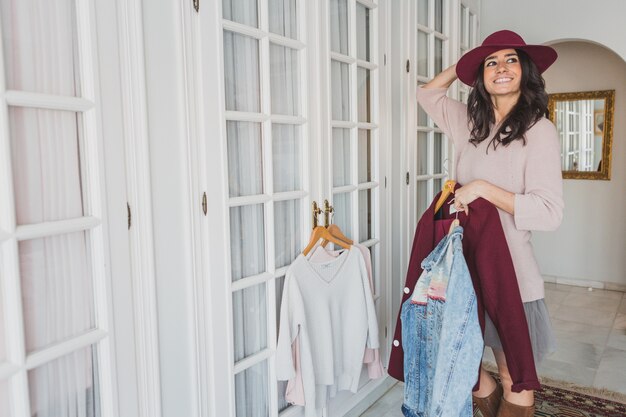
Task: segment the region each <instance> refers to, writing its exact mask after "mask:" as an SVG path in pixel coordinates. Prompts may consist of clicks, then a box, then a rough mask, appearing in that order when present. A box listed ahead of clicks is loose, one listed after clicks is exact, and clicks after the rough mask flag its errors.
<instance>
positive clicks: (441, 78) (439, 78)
mask: <svg viewBox="0 0 626 417" xmlns="http://www.w3.org/2000/svg"><path fill="white" fill-rule="evenodd" d="M456 78H457V75H456V64H454V65H451V66H449V67H448V68H446V69H445V70H443V71H441V72H440V73H439V74H437V75H436V76H435V78H433V79H432V80H430V81H429V82H428V83H426V84H424V85H423V86H422V88H448V87H450V86H451V85H452V83H453V82H454V81H455V80H456Z"/></svg>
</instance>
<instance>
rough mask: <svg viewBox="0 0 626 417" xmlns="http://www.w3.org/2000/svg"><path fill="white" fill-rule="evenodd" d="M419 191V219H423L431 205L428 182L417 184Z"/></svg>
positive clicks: (418, 182)
mask: <svg viewBox="0 0 626 417" xmlns="http://www.w3.org/2000/svg"><path fill="white" fill-rule="evenodd" d="M416 187H417V189H416V191H417V217H418V218H419V217H422V214H424V212H425V211H426V209H427V208H428V206H429V205H430V201H429V198H428V180H424V181H417V182H416Z"/></svg>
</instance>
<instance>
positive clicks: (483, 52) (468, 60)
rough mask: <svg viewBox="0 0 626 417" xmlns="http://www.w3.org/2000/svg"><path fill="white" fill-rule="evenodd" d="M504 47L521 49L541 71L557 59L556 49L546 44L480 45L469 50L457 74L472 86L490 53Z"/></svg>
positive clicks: (458, 66) (459, 64) (458, 67)
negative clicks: (481, 65)
mask: <svg viewBox="0 0 626 417" xmlns="http://www.w3.org/2000/svg"><path fill="white" fill-rule="evenodd" d="M502 49H521V50H523V51H524V52H526V53H527V54H528V56H529V57H530V59H532V60H533V62H534V63H535V65H536V66H537V69H538V70H539V72H540V73H543V72H544V71H545V70H547V69H548V68H549V67H550V65H552V64H554V61H556V58H557V53H556V51H555V50H554V49H553V48H551V47H549V46H545V45H486V46H479V47H477V48H474V49H472V50H471V51H469V52H467V53H466V54H465V55H463V56H462V57H461V59H459V62H458V63H457V64H456V75H457V76H458V77H459V80H461V81H463V82H464V83H465V84H467V85H469V86H470V87H473V86H474V83H475V82H476V78H477V77H478V68H480V64H481V63H482V62H483V61H484V60H485V58H487V57H488V56H489V54H491V53H493V52H497V51H501V50H502Z"/></svg>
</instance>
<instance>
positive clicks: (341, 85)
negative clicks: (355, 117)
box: [330, 60, 350, 120]
mask: <svg viewBox="0 0 626 417" xmlns="http://www.w3.org/2000/svg"><path fill="white" fill-rule="evenodd" d="M330 71H331V80H332V88H333V90H332V93H331V95H332V97H331V100H332V101H333V120H350V65H348V64H344V63H343V62H339V61H334V60H333V61H331V63H330Z"/></svg>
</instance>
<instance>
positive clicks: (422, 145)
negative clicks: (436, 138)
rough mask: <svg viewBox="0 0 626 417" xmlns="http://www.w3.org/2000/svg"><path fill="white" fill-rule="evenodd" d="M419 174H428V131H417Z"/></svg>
mask: <svg viewBox="0 0 626 417" xmlns="http://www.w3.org/2000/svg"><path fill="white" fill-rule="evenodd" d="M416 159H417V175H426V174H428V133H427V132H417V158H416Z"/></svg>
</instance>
